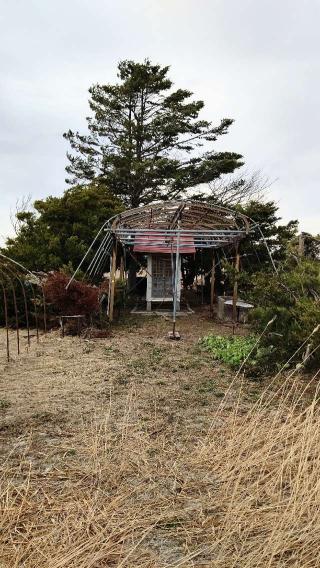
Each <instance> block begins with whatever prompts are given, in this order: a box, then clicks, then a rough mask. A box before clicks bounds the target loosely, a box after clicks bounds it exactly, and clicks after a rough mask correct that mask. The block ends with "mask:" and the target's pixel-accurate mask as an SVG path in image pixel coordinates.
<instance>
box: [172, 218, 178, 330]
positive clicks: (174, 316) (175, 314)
mask: <svg viewBox="0 0 320 568" xmlns="http://www.w3.org/2000/svg"><path fill="white" fill-rule="evenodd" d="M179 253H180V221H178V231H177V245H176V270H175V275H174V290H173V317H172V323H173V326H172V336H173V338H174V337H175V334H176V321H177V300H178V298H177V296H178V278H179V276H180V270H179V260H180V254H179Z"/></svg>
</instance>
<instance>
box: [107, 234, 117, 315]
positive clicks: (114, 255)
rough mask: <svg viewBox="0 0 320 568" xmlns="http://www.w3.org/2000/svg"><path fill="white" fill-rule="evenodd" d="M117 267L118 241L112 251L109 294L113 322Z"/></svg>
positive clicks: (110, 313)
mask: <svg viewBox="0 0 320 568" xmlns="http://www.w3.org/2000/svg"><path fill="white" fill-rule="evenodd" d="M116 266H117V241H115V243H114V245H113V249H112V259H111V269H110V282H109V286H110V290H109V292H110V294H109V321H110V322H112V321H113V306H114V290H115V285H116Z"/></svg>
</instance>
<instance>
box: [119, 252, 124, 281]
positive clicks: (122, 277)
mask: <svg viewBox="0 0 320 568" xmlns="http://www.w3.org/2000/svg"><path fill="white" fill-rule="evenodd" d="M120 280H124V258H123V255H121V258H120Z"/></svg>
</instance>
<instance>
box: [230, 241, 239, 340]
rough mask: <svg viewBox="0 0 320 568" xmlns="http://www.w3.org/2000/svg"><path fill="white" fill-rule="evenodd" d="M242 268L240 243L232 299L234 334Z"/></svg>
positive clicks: (237, 245)
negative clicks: (240, 268)
mask: <svg viewBox="0 0 320 568" xmlns="http://www.w3.org/2000/svg"><path fill="white" fill-rule="evenodd" d="M239 266H240V255H239V243H237V244H236V259H235V265H234V268H235V275H234V284H233V298H232V321H233V333H234V328H235V326H236V324H237V301H238V272H239Z"/></svg>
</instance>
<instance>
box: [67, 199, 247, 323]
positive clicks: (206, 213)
mask: <svg viewBox="0 0 320 568" xmlns="http://www.w3.org/2000/svg"><path fill="white" fill-rule="evenodd" d="M249 230H250V221H249V219H248V218H247V217H246V216H245V215H242V214H241V213H238V212H235V211H232V210H230V209H227V208H225V207H221V206H217V205H212V204H208V203H204V202H201V201H192V200H184V201H166V202H161V203H153V204H150V205H146V206H143V207H138V208H136V209H131V210H126V211H124V212H123V213H121V214H119V215H116V216H115V217H113V218H111V219H109V220H107V221H106V222H105V223H104V225H103V226H102V227H101V229H100V230H99V232H98V233H97V235H96V237H95V239H94V241H93V243H92V245H91V247H90V248H89V250H88V251H87V254H86V256H87V255H88V254H89V252H90V250H91V249H92V248H93V247H94V246H95V245H96V244H97V243H98V242H99V239H100V245H99V246H98V248H97V250H96V252H95V254H94V255H93V257H92V260H91V262H90V265H89V267H88V269H87V272H88V273H89V274H90V275H91V276H96V275H99V273H101V272H103V271H104V270H105V265H106V262H107V258H108V257H109V256H110V285H109V298H108V315H109V319H110V321H112V319H113V306H114V297H115V280H116V268H117V258H118V264H119V255H121V257H122V261H121V263H120V264H121V266H122V269H121V270H120V271H121V272H122V277H123V275H124V273H125V269H124V268H123V267H124V266H125V265H126V259H127V258H128V256H129V257H130V258H131V259H135V260H137V257H141V255H142V256H144V257H146V259H147V262H146V272H147V289H146V298H145V300H146V310H147V311H150V310H151V309H152V304H153V303H155V304H156V303H159V302H171V303H172V312H173V321H174V322H175V318H176V314H177V311H178V310H179V308H180V296H181V258H182V257H184V256H187V255H194V254H195V252H196V251H198V250H201V249H212V250H213V251H214V249H217V248H224V247H228V246H229V247H230V246H233V247H234V249H235V259H236V260H235V269H236V270H238V269H239V253H238V245H239V242H240V240H241V239H243V238H244V237H245V236H246V235H247V234H248V232H249ZM212 258H213V261H212V270H211V306H212V304H213V299H214V278H215V263H214V254H213V256H212ZM83 260H84V259H83ZM81 264H82V263H81ZM81 264H80V266H81ZM80 266H79V267H78V268H80ZM236 302H237V287H236V285H235V290H234V295H233V312H234V314H236Z"/></svg>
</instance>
